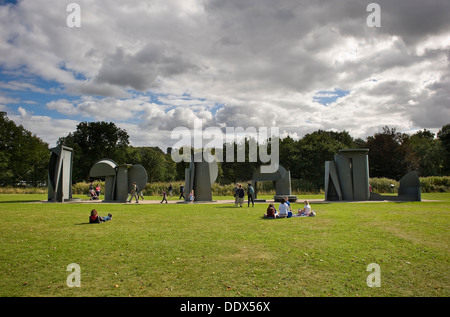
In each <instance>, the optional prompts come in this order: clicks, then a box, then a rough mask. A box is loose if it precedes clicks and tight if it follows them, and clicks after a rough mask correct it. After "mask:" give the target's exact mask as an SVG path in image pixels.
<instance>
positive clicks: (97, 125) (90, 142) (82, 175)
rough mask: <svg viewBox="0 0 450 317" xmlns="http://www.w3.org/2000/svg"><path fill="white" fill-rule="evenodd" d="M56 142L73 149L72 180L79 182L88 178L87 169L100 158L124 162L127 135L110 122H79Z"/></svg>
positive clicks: (127, 141) (127, 142)
mask: <svg viewBox="0 0 450 317" xmlns="http://www.w3.org/2000/svg"><path fill="white" fill-rule="evenodd" d="M58 144H63V145H65V146H68V147H71V148H73V149H74V159H73V174H72V175H73V181H74V182H80V181H85V180H88V179H89V171H90V170H91V168H92V166H93V165H94V164H95V163H96V162H97V161H98V160H100V159H103V158H109V159H112V160H114V161H116V162H117V163H118V164H122V163H125V158H126V149H127V147H128V144H129V136H128V133H127V132H126V131H125V130H123V129H120V128H119V127H117V126H116V125H115V124H114V123H112V122H103V121H102V122H81V123H79V124H78V125H77V129H76V131H75V132H73V133H69V135H67V136H66V137H62V138H60V139H59V140H58Z"/></svg>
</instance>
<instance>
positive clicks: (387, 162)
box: [366, 126, 409, 180]
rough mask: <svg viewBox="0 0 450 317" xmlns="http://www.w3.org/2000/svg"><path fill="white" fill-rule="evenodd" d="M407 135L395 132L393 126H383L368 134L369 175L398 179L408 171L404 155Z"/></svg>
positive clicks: (406, 148) (406, 151)
mask: <svg viewBox="0 0 450 317" xmlns="http://www.w3.org/2000/svg"><path fill="white" fill-rule="evenodd" d="M408 138H409V136H408V135H407V134H402V133H400V132H397V131H396V129H395V128H392V129H391V128H389V127H388V126H385V127H383V132H379V133H375V134H374V135H373V136H369V137H368V138H367V141H366V145H367V147H368V148H369V174H370V177H387V178H391V179H395V180H399V179H400V178H401V177H402V176H403V175H405V174H406V173H407V171H408V168H407V160H406V156H407V153H408V147H407V140H408Z"/></svg>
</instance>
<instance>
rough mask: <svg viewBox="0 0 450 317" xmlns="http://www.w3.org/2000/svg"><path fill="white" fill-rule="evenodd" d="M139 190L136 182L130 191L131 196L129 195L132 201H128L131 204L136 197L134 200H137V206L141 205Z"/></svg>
mask: <svg viewBox="0 0 450 317" xmlns="http://www.w3.org/2000/svg"><path fill="white" fill-rule="evenodd" d="M137 189H138V187H137V185H136V182H133V184H132V185H131V190H130V194H129V197H130V199H129V200H128V202H129V203H131V200H132V199H133V197H134V199H136V204H137V203H139V198H138V194H137Z"/></svg>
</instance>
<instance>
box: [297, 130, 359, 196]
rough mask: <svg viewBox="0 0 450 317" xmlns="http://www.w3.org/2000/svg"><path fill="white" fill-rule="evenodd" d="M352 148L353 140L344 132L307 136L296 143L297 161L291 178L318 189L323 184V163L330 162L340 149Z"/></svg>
mask: <svg viewBox="0 0 450 317" xmlns="http://www.w3.org/2000/svg"><path fill="white" fill-rule="evenodd" d="M354 147H355V144H354V141H353V138H352V137H351V136H350V135H349V133H348V132H346V131H343V132H334V131H324V130H318V131H315V132H313V133H310V134H307V135H305V136H304V137H303V138H302V139H301V140H299V142H298V150H299V159H298V162H297V164H296V168H295V169H293V171H291V176H292V177H293V178H299V179H303V180H306V181H309V182H311V183H313V184H314V186H315V187H316V189H320V188H321V187H323V184H324V175H325V169H324V166H325V161H332V160H333V159H334V154H336V153H337V152H338V151H339V150H340V149H344V148H354Z"/></svg>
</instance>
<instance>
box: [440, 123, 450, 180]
mask: <svg viewBox="0 0 450 317" xmlns="http://www.w3.org/2000/svg"><path fill="white" fill-rule="evenodd" d="M437 137H438V139H439V140H440V141H441V143H442V146H443V148H444V162H443V166H442V173H443V174H444V175H450V123H449V124H446V125H444V126H443V127H442V129H441V130H439V132H438V134H437Z"/></svg>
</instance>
